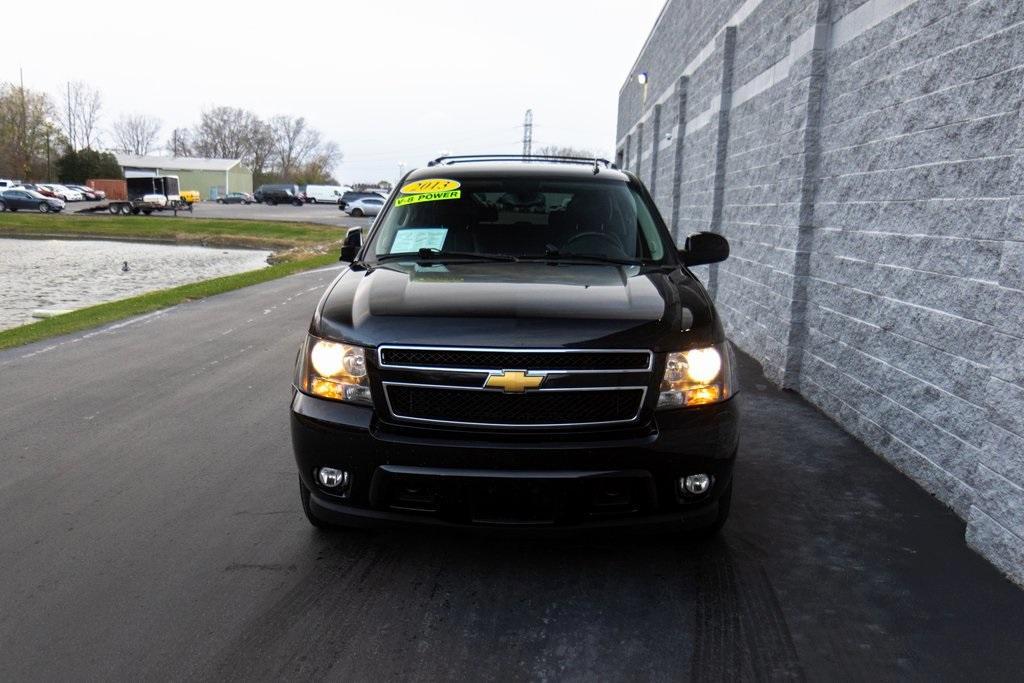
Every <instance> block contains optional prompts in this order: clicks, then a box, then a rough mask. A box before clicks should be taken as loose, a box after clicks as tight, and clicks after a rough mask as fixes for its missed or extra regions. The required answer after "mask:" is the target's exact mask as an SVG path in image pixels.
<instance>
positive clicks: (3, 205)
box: [0, 202, 7, 213]
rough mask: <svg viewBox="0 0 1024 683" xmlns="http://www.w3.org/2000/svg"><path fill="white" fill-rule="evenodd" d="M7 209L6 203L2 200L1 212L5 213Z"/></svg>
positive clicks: (0, 204) (0, 203)
mask: <svg viewBox="0 0 1024 683" xmlns="http://www.w3.org/2000/svg"><path fill="white" fill-rule="evenodd" d="M6 210H7V205H6V204H4V203H3V202H0V213H3V212H4V211H6Z"/></svg>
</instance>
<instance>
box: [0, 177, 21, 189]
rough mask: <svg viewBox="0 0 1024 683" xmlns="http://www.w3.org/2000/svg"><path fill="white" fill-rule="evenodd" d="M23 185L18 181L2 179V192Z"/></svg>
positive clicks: (0, 179)
mask: <svg viewBox="0 0 1024 683" xmlns="http://www.w3.org/2000/svg"><path fill="white" fill-rule="evenodd" d="M18 185H21V183H19V182H18V181H17V180H7V179H6V178H0V191H2V190H9V189H11V188H12V187H17V186H18Z"/></svg>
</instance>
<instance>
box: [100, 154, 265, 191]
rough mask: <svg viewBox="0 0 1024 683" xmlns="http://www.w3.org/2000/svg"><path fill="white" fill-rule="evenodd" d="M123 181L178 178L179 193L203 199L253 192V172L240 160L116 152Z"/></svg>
mask: <svg viewBox="0 0 1024 683" xmlns="http://www.w3.org/2000/svg"><path fill="white" fill-rule="evenodd" d="M114 156H116V157H117V163H119V164H120V165H121V168H122V170H123V171H124V177H125V178H145V177H152V176H165V175H174V176H178V179H179V181H180V187H181V189H182V190H196V191H197V192H199V194H200V196H201V197H202V198H203V199H216V198H217V197H221V196H223V195H225V194H227V193H228V192H252V171H251V170H250V169H249V168H247V167H246V166H245V165H244V164H242V160H241V159H203V158H192V157H157V156H136V155H134V154H121V153H119V152H115V153H114Z"/></svg>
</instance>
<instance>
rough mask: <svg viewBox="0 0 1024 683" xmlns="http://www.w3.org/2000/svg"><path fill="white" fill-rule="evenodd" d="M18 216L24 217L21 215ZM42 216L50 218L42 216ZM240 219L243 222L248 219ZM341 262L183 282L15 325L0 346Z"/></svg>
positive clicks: (291, 264) (0, 336)
mask: <svg viewBox="0 0 1024 683" xmlns="http://www.w3.org/2000/svg"><path fill="white" fill-rule="evenodd" d="M18 218H21V217H20V216H19V217H18ZM28 218H31V216H28ZM41 218H46V217H45V216H41ZM128 220H131V219H130V218H127V217H126V218H121V219H118V222H120V221H128ZM89 222H92V220H91V219H89ZM210 222H212V221H210ZM231 222H234V221H231ZM238 222H239V223H243V222H244V221H238ZM337 262H338V256H337V254H334V253H330V254H321V255H319V256H313V257H307V258H303V259H300V260H293V261H287V262H284V263H278V264H276V265H273V266H270V267H268V268H264V269H262V270H252V271H249V272H247V273H238V274H237V275H227V276H225V277H218V278H214V279H213V280H205V281H203V282H194V283H192V284H188V285H181V286H180V287H173V288H171V289H164V290H160V291H157V292H150V293H148V294H141V295H139V296H134V297H132V298H130V299H121V300H120V301H111V302H109V303H105V304H99V305H97V306H90V307H88V308H81V309H79V310H77V311H74V312H72V313H66V314H64V315H59V316H56V317H54V318H49V319H46V320H41V321H39V322H37V323H31V324H29V325H22V326H21V327H15V328H14V329H11V330H4V331H2V332H0V349H8V348H11V347H13V346H21V345H22V344H30V343H32V342H35V341H40V340H42V339H46V338H48V337H56V336H58V335H62V334H70V333H72V332H78V331H80V330H84V329H87V328H90V327H97V326H99V325H105V324H107V323H111V322H114V321H116V320H121V319H123V318H128V317H131V316H135V315H142V314H144V313H150V312H152V311H156V310H158V309H161V308H167V307H168V306H174V305H176V304H180V303H182V302H184V301H192V300H194V299H202V298H205V297H208V296H213V295H214V294H220V293H222V292H228V291H231V290H233V289H240V288H242V287H248V286H249V285H255V284H258V283H260V282H266V281H267V280H273V279H276V278H279V277H284V276H286V275H291V274H292V273H297V272H299V271H301V270H307V269H310V268H317V267H322V266H327V265H331V264H336V263H337Z"/></svg>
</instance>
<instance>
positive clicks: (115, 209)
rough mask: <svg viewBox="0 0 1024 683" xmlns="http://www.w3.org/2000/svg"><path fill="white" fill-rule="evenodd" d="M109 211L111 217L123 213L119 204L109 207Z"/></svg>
mask: <svg viewBox="0 0 1024 683" xmlns="http://www.w3.org/2000/svg"><path fill="white" fill-rule="evenodd" d="M107 211H109V212H110V213H111V215H114V216H116V215H117V214H119V213H121V207H120V206H118V205H117V204H111V205H110V206H108V207H107Z"/></svg>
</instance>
